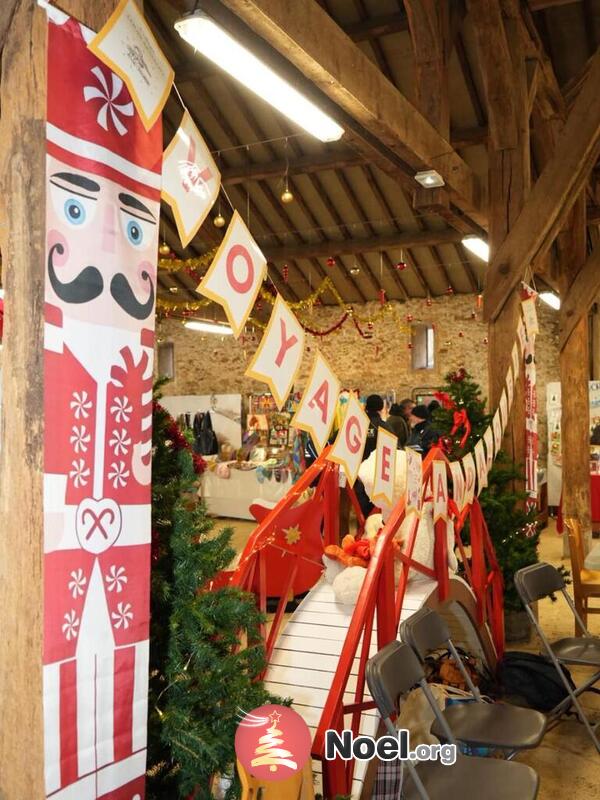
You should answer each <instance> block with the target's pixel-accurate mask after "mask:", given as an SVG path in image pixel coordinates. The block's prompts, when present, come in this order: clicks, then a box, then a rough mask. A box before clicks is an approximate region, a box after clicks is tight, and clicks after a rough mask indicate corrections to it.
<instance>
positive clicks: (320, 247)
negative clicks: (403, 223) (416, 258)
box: [263, 230, 462, 261]
mask: <svg viewBox="0 0 600 800" xmlns="http://www.w3.org/2000/svg"><path fill="white" fill-rule="evenodd" d="M461 240H462V235H461V234H460V233H458V231H452V230H446V231H418V232H415V233H395V234H390V235H387V236H374V237H371V238H364V239H346V240H339V241H338V240H335V241H333V240H327V241H325V242H317V243H315V244H298V245H285V246H284V247H265V248H263V251H264V254H265V256H267V258H268V259H269V260H273V261H282V260H283V261H285V260H286V259H290V258H298V259H301V258H326V257H327V256H330V255H356V254H358V253H378V252H379V251H380V250H394V249H396V250H399V249H405V250H407V249H409V248H411V247H429V246H432V245H437V244H455V243H458V242H460V241H461Z"/></svg>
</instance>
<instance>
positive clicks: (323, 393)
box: [291, 353, 340, 453]
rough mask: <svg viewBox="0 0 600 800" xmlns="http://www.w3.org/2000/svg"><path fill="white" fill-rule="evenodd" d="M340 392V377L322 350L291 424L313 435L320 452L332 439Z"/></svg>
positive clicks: (317, 356)
mask: <svg viewBox="0 0 600 800" xmlns="http://www.w3.org/2000/svg"><path fill="white" fill-rule="evenodd" d="M339 393H340V382H339V380H338V379H337V377H336V376H335V374H334V373H333V371H332V369H331V367H330V366H329V364H328V363H327V360H326V358H325V357H324V356H323V355H321V353H317V355H316V356H315V360H314V363H313V366H312V370H311V373H310V376H309V378H308V385H307V387H306V389H305V390H304V394H303V395H302V399H301V400H300V405H299V406H298V409H297V410H296V413H295V415H294V418H293V419H292V422H291V425H292V427H293V428H300V430H302V431H306V432H307V433H308V434H310V436H311V438H312V440H313V444H314V445H315V447H316V448H317V452H319V453H320V452H321V450H322V449H323V448H324V447H325V445H326V444H327V440H328V439H329V434H330V433H331V428H332V425H333V420H334V419H335V409H336V406H337V401H338V395H339Z"/></svg>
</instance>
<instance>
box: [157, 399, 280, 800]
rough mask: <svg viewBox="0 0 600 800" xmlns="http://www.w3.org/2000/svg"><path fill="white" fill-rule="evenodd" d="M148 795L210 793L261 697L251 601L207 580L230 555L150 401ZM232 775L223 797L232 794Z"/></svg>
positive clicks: (179, 438)
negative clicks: (241, 723)
mask: <svg viewBox="0 0 600 800" xmlns="http://www.w3.org/2000/svg"><path fill="white" fill-rule="evenodd" d="M153 417H154V431H153V444H154V447H153V492H152V501H153V508H152V525H153V541H152V596H151V612H152V620H151V634H150V636H151V638H150V643H151V645H150V698H149V730H148V739H149V741H148V781H147V798H148V800H175V798H187V797H188V796H193V797H194V798H195V800H208V798H209V797H211V792H210V783H211V778H212V777H213V776H214V775H216V774H223V773H229V772H231V771H232V767H233V764H234V763H235V753H234V737H235V731H236V726H237V721H238V717H239V712H240V709H244V710H249V709H253V708H256V707H257V706H260V705H262V704H263V703H265V702H268V701H269V700H270V699H271V698H270V696H269V695H268V693H267V692H266V691H265V690H264V688H263V685H262V683H261V681H259V680H258V677H259V676H260V674H261V672H262V670H263V668H264V665H265V655H264V648H263V646H262V642H261V640H260V636H259V624H260V622H261V616H260V613H259V612H258V610H257V608H256V605H255V601H254V598H253V597H252V596H251V595H248V594H246V593H243V592H241V591H239V590H238V589H235V588H231V587H225V588H221V589H218V590H216V591H207V590H206V589H205V587H206V586H207V583H208V582H209V581H210V579H211V578H213V577H214V576H215V575H216V574H217V573H218V572H219V571H221V570H223V569H225V568H227V566H228V565H229V563H230V562H231V560H232V558H233V557H234V555H235V553H234V550H233V549H232V547H231V546H230V539H231V534H232V531H231V529H225V530H222V531H220V532H215V531H214V526H213V522H212V521H211V520H210V519H209V518H208V517H207V515H206V510H205V508H204V505H203V504H202V503H200V502H198V498H197V494H196V490H197V478H198V472H199V471H201V470H202V468H203V461H202V459H199V458H198V457H197V456H195V455H194V454H193V453H192V451H191V448H190V446H189V444H188V442H187V440H186V438H185V436H184V435H183V434H182V433H181V431H180V430H179V428H178V426H177V424H176V423H175V421H174V420H173V418H172V417H171V416H170V415H169V414H168V412H167V411H166V410H165V409H164V408H163V407H162V406H161V405H160V404H159V402H158V401H157V398H156V399H155V403H154V414H153ZM237 791H238V787H237V785H236V782H235V781H234V784H233V785H232V787H231V789H230V790H229V794H228V797H235V796H237Z"/></svg>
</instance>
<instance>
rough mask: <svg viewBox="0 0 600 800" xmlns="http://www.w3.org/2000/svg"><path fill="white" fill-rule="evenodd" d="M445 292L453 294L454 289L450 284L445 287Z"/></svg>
mask: <svg viewBox="0 0 600 800" xmlns="http://www.w3.org/2000/svg"><path fill="white" fill-rule="evenodd" d="M446 294H454V289H453V288H452V286H449V287H448V288H447V289H446Z"/></svg>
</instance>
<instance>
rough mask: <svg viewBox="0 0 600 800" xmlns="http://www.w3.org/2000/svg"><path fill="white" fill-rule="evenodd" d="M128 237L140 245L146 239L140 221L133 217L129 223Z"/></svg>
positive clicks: (132, 242)
mask: <svg viewBox="0 0 600 800" xmlns="http://www.w3.org/2000/svg"><path fill="white" fill-rule="evenodd" d="M127 238H128V239H129V241H130V242H131V244H134V245H139V244H141V243H142V241H143V239H144V232H143V230H142V226H141V225H140V224H139V222H136V221H135V220H133V219H132V220H130V221H129V222H128V223H127Z"/></svg>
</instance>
